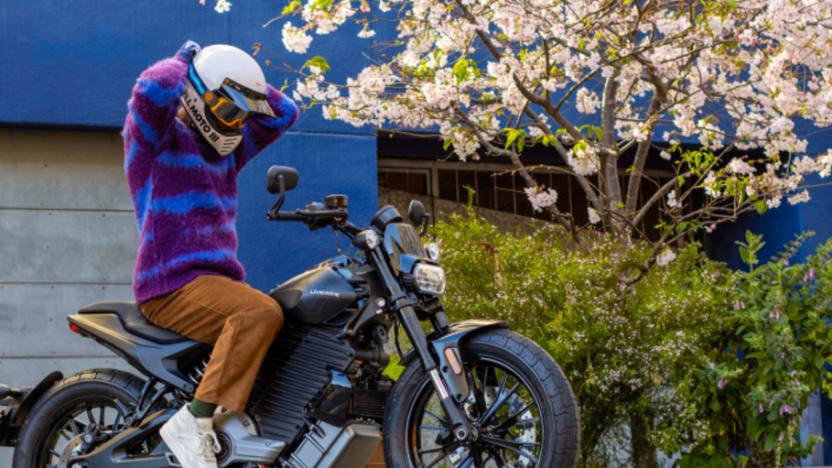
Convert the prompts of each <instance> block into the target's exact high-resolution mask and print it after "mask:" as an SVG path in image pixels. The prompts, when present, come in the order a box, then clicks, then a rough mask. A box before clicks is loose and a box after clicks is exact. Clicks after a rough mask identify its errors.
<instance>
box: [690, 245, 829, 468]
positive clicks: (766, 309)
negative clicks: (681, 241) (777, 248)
mask: <svg viewBox="0 0 832 468" xmlns="http://www.w3.org/2000/svg"><path fill="white" fill-rule="evenodd" d="M799 243H800V240H798V241H796V242H794V243H793V244H792V245H790V246H789V247H788V248H787V249H786V251H785V253H783V254H781V255H780V256H779V257H777V258H775V259H772V260H771V261H769V262H768V263H764V264H759V261H758V259H757V253H758V251H759V250H760V248H761V247H762V246H763V242H762V239H761V238H760V237H759V236H755V235H753V234H751V233H747V234H746V242H744V243H741V244H740V254H741V257H742V258H743V260H744V262H745V263H746V264H747V265H748V267H749V270H748V271H747V272H744V273H742V274H740V275H739V282H738V284H737V289H736V294H735V298H734V301H733V307H731V308H730V309H729V310H728V311H727V316H726V318H725V320H724V321H723V324H722V326H721V327H719V328H718V329H714V331H715V333H713V334H712V335H710V336H708V337H707V339H706V340H705V341H703V343H702V350H703V352H702V354H701V355H702V359H700V361H699V366H698V367H697V368H695V369H693V371H692V372H689V373H688V374H687V375H686V376H685V377H684V378H683V379H681V380H680V382H679V385H678V393H679V394H680V396H683V397H684V398H685V399H686V400H687V401H688V405H687V407H688V408H689V409H690V411H692V415H693V416H694V417H695V418H697V419H699V420H701V421H705V422H707V426H706V428H705V430H706V433H705V436H704V441H703V442H702V443H700V444H699V445H697V446H696V447H695V448H694V449H693V450H692V451H691V452H690V453H689V454H687V455H686V456H685V457H684V458H683V460H682V461H683V465H687V466H713V461H714V460H715V459H720V460H730V459H732V458H735V457H736V458H737V460H736V461H737V462H739V464H740V465H747V466H783V465H784V464H792V463H795V462H796V461H797V460H799V459H800V458H803V457H805V456H807V455H808V454H810V453H811V451H812V450H813V449H814V445H815V443H816V442H817V439H816V438H810V440H808V441H807V442H806V443H801V441H800V438H799V429H800V418H801V415H802V414H803V411H804V410H805V408H806V406H807V400H808V397H809V395H810V394H811V393H813V392H815V391H817V389H818V388H820V387H821V386H822V385H823V386H824V387H825V388H824V389H825V390H827V393H828V390H829V387H830V386H829V382H828V381H827V380H826V378H827V376H828V374H827V370H826V368H825V367H824V366H825V364H826V363H827V362H828V361H829V358H830V356H832V329H830V327H829V326H828V323H827V321H826V317H828V315H829V313H830V309H832V240H830V241H827V242H826V244H825V245H823V246H821V247H820V248H819V249H818V251H817V253H816V254H815V255H814V256H812V257H809V258H808V259H807V261H806V262H805V263H796V264H792V263H790V262H791V260H792V257H793V256H794V254H795V253H796V252H797V248H798V246H799Z"/></svg>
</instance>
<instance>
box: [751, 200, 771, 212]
mask: <svg viewBox="0 0 832 468" xmlns="http://www.w3.org/2000/svg"><path fill="white" fill-rule="evenodd" d="M754 209H755V210H757V213H760V214H765V212H766V211H768V205H766V202H765V200H757V201H756V202H754Z"/></svg>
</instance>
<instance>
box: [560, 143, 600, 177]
mask: <svg viewBox="0 0 832 468" xmlns="http://www.w3.org/2000/svg"><path fill="white" fill-rule="evenodd" d="M567 159H568V162H569V165H570V166H571V167H572V170H574V171H575V173H576V174H578V175H582V176H590V175H592V174H595V173H596V172H598V156H597V155H596V154H595V151H594V150H593V149H592V146H591V145H590V144H589V143H587V142H586V141H585V140H581V141H579V142H578V143H576V144H575V146H573V147H572V149H571V150H569V152H568V153H567Z"/></svg>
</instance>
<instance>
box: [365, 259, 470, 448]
mask: <svg viewBox="0 0 832 468" xmlns="http://www.w3.org/2000/svg"><path fill="white" fill-rule="evenodd" d="M371 256H372V258H373V261H374V263H375V264H376V268H377V270H378V272H379V274H380V275H381V278H382V281H383V282H384V284H385V286H386V287H387V291H388V293H389V294H390V298H391V301H392V302H393V305H394V306H395V309H396V312H397V313H398V316H399V320H401V322H402V325H403V326H404V330H405V332H406V333H407V337H408V338H409V339H410V342H411V343H412V344H413V348H414V349H415V350H416V354H418V355H419V360H420V361H421V362H422V367H423V368H424V369H425V372H426V373H427V374H428V376H429V377H430V380H431V383H432V384H433V388H434V390H435V391H436V395H437V396H438V397H439V400H440V402H441V403H442V409H444V410H445V414H447V415H448V419H449V420H450V422H451V426H452V430H453V434H454V436H455V437H456V438H457V439H458V440H465V439H468V438H469V437H472V436H473V437H476V433H475V432H474V431H473V430H472V427H471V424H470V422H469V421H468V418H467V417H466V416H465V414H463V412H462V410H461V409H460V408H459V406H458V405H457V403H456V401H454V399H453V397H452V396H451V395H450V392H449V391H448V385H447V384H445V381H444V380H443V379H442V376H441V375H440V373H439V371H438V370H437V369H436V360H434V359H433V355H432V354H431V353H430V349H429V348H428V340H427V337H426V336H425V332H424V330H422V327H421V326H419V318H418V317H417V316H416V311H415V310H414V309H413V306H412V305H411V304H410V302H409V301H410V297H409V296H408V295H407V294H406V293H405V292H404V290H402V288H401V286H400V285H399V282H398V280H397V279H396V277H395V276H393V272H391V271H390V268H389V267H388V266H387V263H386V262H385V261H384V259H383V257H382V256H381V253H380V252H379V249H378V248H376V249H374V250H373V251H372V252H371Z"/></svg>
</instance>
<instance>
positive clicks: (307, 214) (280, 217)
mask: <svg viewBox="0 0 832 468" xmlns="http://www.w3.org/2000/svg"><path fill="white" fill-rule="evenodd" d="M266 217H267V218H268V219H269V220H271V221H301V222H303V223H306V224H308V225H310V226H312V225H313V224H314V223H315V222H319V221H330V222H332V227H333V228H334V229H337V230H339V231H341V232H343V233H345V234H348V235H349V236H350V237H352V236H354V235H356V234H358V233H359V232H361V228H359V227H358V226H356V225H354V224H352V223H350V222H349V221H347V218H348V217H349V212H348V211H347V210H344V209H339V210H304V209H297V210H292V211H280V210H272V211H269V212H268V213H267V214H266ZM324 226H325V225H323V226H321V225H318V226H317V227H324Z"/></svg>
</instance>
